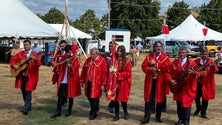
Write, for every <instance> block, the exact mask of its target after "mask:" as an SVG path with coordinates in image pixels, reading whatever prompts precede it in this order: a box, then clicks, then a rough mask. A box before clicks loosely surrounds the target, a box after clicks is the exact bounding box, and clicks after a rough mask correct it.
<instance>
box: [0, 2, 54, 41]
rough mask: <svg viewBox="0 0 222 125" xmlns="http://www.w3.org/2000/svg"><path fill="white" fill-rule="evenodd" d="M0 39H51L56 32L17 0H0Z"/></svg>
mask: <svg viewBox="0 0 222 125" xmlns="http://www.w3.org/2000/svg"><path fill="white" fill-rule="evenodd" d="M0 5H1V7H0V17H1V19H0V37H15V36H19V37H24V38H26V37H29V38H51V37H54V38H55V37H58V32H57V31H56V30H55V29H54V28H52V27H51V26H49V25H48V24H47V23H45V22H44V21H43V20H41V19H40V18H39V17H38V16H36V15H35V14H34V13H33V12H32V11H30V10H29V9H28V8H27V7H26V6H25V5H24V4H22V3H21V2H20V1H19V0H0Z"/></svg>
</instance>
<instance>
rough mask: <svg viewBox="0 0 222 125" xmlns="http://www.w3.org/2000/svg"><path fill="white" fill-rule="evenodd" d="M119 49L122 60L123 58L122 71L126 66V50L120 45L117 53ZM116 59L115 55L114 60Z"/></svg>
mask: <svg viewBox="0 0 222 125" xmlns="http://www.w3.org/2000/svg"><path fill="white" fill-rule="evenodd" d="M119 49H120V51H121V53H122V58H123V63H122V69H123V68H124V67H125V65H126V48H125V47H124V46H123V45H120V46H119V47H118V48H117V51H118V50H119ZM117 57H118V54H117V53H116V58H117Z"/></svg>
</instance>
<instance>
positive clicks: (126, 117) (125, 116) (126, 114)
mask: <svg viewBox="0 0 222 125" xmlns="http://www.w3.org/2000/svg"><path fill="white" fill-rule="evenodd" d="M128 118H129V113H128V112H125V113H124V119H126V120H127V119H128Z"/></svg>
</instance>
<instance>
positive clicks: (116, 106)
mask: <svg viewBox="0 0 222 125" xmlns="http://www.w3.org/2000/svg"><path fill="white" fill-rule="evenodd" d="M121 105H122V107H123V112H124V114H126V113H128V111H127V102H121ZM114 107H115V115H116V116H119V101H114Z"/></svg>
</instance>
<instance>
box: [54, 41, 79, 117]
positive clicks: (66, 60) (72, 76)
mask: <svg viewBox="0 0 222 125" xmlns="http://www.w3.org/2000/svg"><path fill="white" fill-rule="evenodd" d="M65 53H66V54H65V55H64V56H63V57H62V59H61V62H60V64H59V65H58V72H59V78H58V84H57V95H58V102H57V109H56V112H55V114H54V115H53V116H52V118H55V117H58V116H61V109H62V102H63V97H64V94H65V95H67V97H68V99H69V103H68V110H67V112H66V113H65V116H66V117H68V116H70V115H71V111H72V106H73V98H74V97H77V96H79V95H81V87H80V83H79V60H78V56H75V55H73V53H72V47H71V45H66V47H65Z"/></svg>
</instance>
